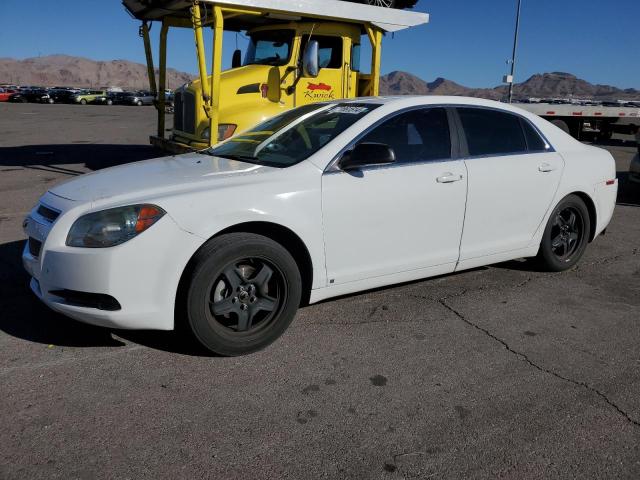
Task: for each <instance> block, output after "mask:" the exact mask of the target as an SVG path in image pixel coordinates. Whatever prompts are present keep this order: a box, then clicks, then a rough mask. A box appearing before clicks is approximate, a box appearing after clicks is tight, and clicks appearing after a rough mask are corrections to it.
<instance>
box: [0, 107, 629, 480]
mask: <svg viewBox="0 0 640 480" xmlns="http://www.w3.org/2000/svg"><path fill="white" fill-rule="evenodd" d="M169 124H170V123H169ZM154 129H155V111H154V110H153V109H152V108H147V107H140V108H136V107H115V106H114V107H98V106H96V107H92V106H87V107H80V106H71V105H69V106H65V105H52V106H49V105H12V104H0V131H1V132H3V133H2V135H1V136H0V281H1V283H0V285H1V286H2V288H1V289H0V391H1V392H2V395H1V396H0V421H1V424H2V429H1V430H0V445H2V448H0V477H1V478H7V479H14V478H24V479H36V478H48V479H53V478H64V479H73V478H82V479H85V478H92V479H93V478H123V479H125V478H132V479H141V478H153V479H156V478H215V479H221V478H224V479H234V478H237V479H248V478H251V479H273V478H279V479H280V478H282V479H284V478H292V479H301V478H305V479H306V478H381V479H397V478H513V479H528V478H562V479H565V478H580V479H583V478H589V479H593V478H607V479H610V478H629V479H636V478H639V477H640V401H638V398H640V348H639V347H638V345H640V323H639V322H640V315H639V312H640V255H639V249H640V242H639V241H638V239H639V238H640V208H638V207H639V206H640V187H638V186H635V187H634V186H632V185H628V184H627V182H626V173H625V172H626V171H627V169H628V165H629V161H630V160H631V158H632V156H633V154H634V152H635V148H636V147H635V144H634V143H632V142H631V140H630V139H629V138H623V137H619V138H616V139H614V140H612V141H610V142H609V144H608V145H606V146H605V147H606V148H607V149H609V150H610V151H611V152H612V153H613V154H614V155H615V157H616V160H617V164H618V171H619V173H618V175H619V178H620V179H621V190H620V194H619V204H618V207H617V208H616V213H615V216H614V218H613V222H612V224H611V225H610V228H609V230H608V232H607V235H606V236H603V237H600V238H598V239H596V241H595V242H594V243H593V244H591V245H590V247H589V248H588V250H587V253H586V255H585V257H584V259H583V261H582V262H581V263H580V264H579V266H577V267H576V268H575V269H573V270H571V271H569V272H565V273H561V274H547V273H541V272H536V271H535V270H532V269H531V267H530V265H529V264H528V263H523V262H508V263H504V264H499V265H495V266H492V267H488V268H479V269H476V270H472V271H468V272H463V273H459V274H455V275H449V276H445V277H439V278H435V279H430V280H425V281H420V282H414V283H410V284H405V285H401V286H396V287H392V288H385V289H380V290H376V291H373V292H367V293H363V294H360V295H353V296H349V297H344V298H340V299H337V300H332V301H328V302H324V303H321V304H318V305H314V306H311V307H307V308H304V309H302V310H301V311H300V312H299V314H298V316H297V318H296V320H295V321H294V323H293V325H292V327H291V328H290V330H289V331H288V332H287V333H286V334H285V335H284V337H283V338H282V339H281V340H280V341H278V342H277V343H276V344H274V345H273V346H272V347H270V348H268V349H267V350H265V351H263V352H260V353H257V354H254V355H250V356H247V357H242V358H217V357H212V356H209V355H207V354H205V353H204V352H202V350H200V349H199V348H197V347H195V346H193V344H191V343H189V342H185V341H184V340H181V339H180V338H179V337H178V336H177V335H175V334H173V333H170V332H126V331H111V330H106V329H101V328H94V327H90V326H86V325H83V324H80V323H75V322H73V321H71V320H67V319H66V318H64V317H62V316H60V315H57V314H55V313H53V312H51V311H49V310H48V309H47V308H45V307H43V306H42V305H41V304H40V303H39V302H38V301H37V300H36V298H35V297H34V296H33V295H32V294H31V293H30V292H29V291H28V288H27V277H26V275H25V273H24V272H23V271H22V268H21V265H20V258H19V257H20V251H21V248H22V242H23V239H24V236H23V234H22V231H21V222H22V219H23V217H24V216H25V214H26V213H27V212H28V210H29V209H30V208H31V206H32V205H33V204H34V203H35V201H36V200H37V198H38V197H39V196H40V195H41V194H42V193H43V192H44V191H45V190H46V189H47V188H48V187H49V186H51V185H53V184H55V183H57V182H59V181H61V180H64V179H66V178H69V177H70V176H73V175H77V174H80V173H83V172H87V171H92V170H96V169H99V168H103V167H106V166H111V165H115V164H120V163H125V162H127V161H133V160H139V159H144V158H152V157H154V156H156V155H157V152H154V150H153V149H152V148H150V147H149V146H148V145H147V135H148V134H149V133H152V132H153V131H154Z"/></svg>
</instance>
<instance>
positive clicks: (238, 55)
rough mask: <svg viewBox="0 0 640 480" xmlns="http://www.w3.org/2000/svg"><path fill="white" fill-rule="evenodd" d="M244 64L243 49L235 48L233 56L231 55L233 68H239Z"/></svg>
mask: <svg viewBox="0 0 640 480" xmlns="http://www.w3.org/2000/svg"><path fill="white" fill-rule="evenodd" d="M241 66H242V50H234V52H233V57H231V68H238V67H241Z"/></svg>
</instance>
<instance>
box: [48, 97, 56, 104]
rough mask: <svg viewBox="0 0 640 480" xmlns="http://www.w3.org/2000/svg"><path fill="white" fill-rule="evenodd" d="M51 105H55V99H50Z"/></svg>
mask: <svg viewBox="0 0 640 480" xmlns="http://www.w3.org/2000/svg"><path fill="white" fill-rule="evenodd" d="M47 101H48V102H49V103H50V104H53V103H55V100H54V99H53V98H50V99H49V100H47Z"/></svg>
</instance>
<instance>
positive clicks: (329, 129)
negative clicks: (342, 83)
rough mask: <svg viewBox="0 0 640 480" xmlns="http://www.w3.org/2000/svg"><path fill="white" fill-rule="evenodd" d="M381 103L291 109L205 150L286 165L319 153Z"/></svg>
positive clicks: (245, 160)
mask: <svg viewBox="0 0 640 480" xmlns="http://www.w3.org/2000/svg"><path fill="white" fill-rule="evenodd" d="M379 106H380V105H378V104H372V103H338V104H335V103H334V104H326V103H321V104H317V103H316V104H311V105H305V106H303V107H299V108H296V109H294V110H289V111H287V112H285V113H282V114H280V115H278V116H276V117H273V118H271V119H269V120H267V121H265V122H263V123H261V124H259V125H257V126H256V127H254V128H252V129H251V130H248V131H246V132H244V133H241V134H239V135H236V136H235V137H232V138H231V139H229V140H227V141H226V142H224V143H222V144H220V145H219V146H217V147H213V148H211V149H209V150H205V151H204V152H203V153H208V154H210V155H215V156H218V157H224V158H231V159H233V160H241V161H244V162H249V163H255V164H258V165H268V166H271V167H279V168H286V167H290V166H292V165H295V164H296V163H299V162H301V161H303V160H306V159H307V158H309V157H310V156H311V155H313V154H314V153H316V152H317V151H318V150H320V149H321V148H322V147H324V146H325V145H326V144H327V143H329V142H330V141H331V140H333V139H334V138H335V137H337V136H338V135H340V134H341V133H342V132H344V131H345V130H346V129H347V128H349V127H350V126H351V125H353V124H354V123H356V122H357V121H358V120H360V119H361V118H363V117H364V116H365V115H367V114H368V113H369V112H371V111H373V110H375V109H376V108H378V107H379Z"/></svg>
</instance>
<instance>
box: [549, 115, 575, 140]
mask: <svg viewBox="0 0 640 480" xmlns="http://www.w3.org/2000/svg"><path fill="white" fill-rule="evenodd" d="M551 123H553V124H554V125H555V126H556V127H558V128H559V129H560V130H562V131H563V132H565V133H567V134H569V135H571V136H572V137H573V138H575V139H576V140H580V138H581V136H582V135H581V134H582V123H581V122H571V123H570V124H569V123H567V122H565V121H564V120H559V119H556V120H551Z"/></svg>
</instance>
